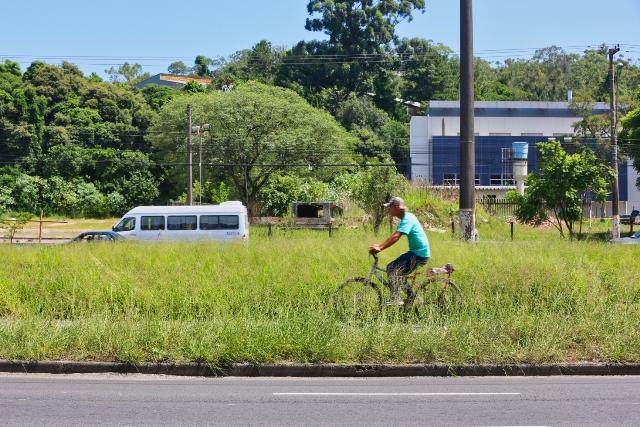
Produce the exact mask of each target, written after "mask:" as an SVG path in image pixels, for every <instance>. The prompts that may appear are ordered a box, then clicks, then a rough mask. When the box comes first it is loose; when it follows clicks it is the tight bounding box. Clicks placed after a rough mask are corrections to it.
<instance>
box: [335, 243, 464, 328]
mask: <svg viewBox="0 0 640 427" xmlns="http://www.w3.org/2000/svg"><path fill="white" fill-rule="evenodd" d="M373 259H374V261H373V265H372V266H371V270H370V271H369V274H368V275H367V277H354V278H351V279H348V280H347V281H345V282H344V283H342V284H341V285H340V286H338V288H337V289H336V290H335V292H334V294H333V307H334V309H335V311H336V313H337V314H338V316H339V317H340V318H342V319H347V318H358V319H362V320H373V319H375V318H376V317H377V316H378V314H379V313H380V311H381V309H382V307H383V306H384V305H385V303H384V302H383V289H385V288H386V289H389V291H390V285H389V283H388V281H387V280H386V279H385V277H384V276H383V275H382V274H381V273H386V272H387V270H386V269H385V268H383V267H380V266H379V265H378V262H379V258H378V255H373ZM454 271H455V269H454V267H453V265H451V264H446V265H444V266H443V267H436V268H429V269H427V270H426V272H425V271H424V270H422V271H420V269H418V270H417V271H416V272H414V273H411V274H409V275H408V276H406V280H407V281H406V286H403V288H404V289H403V290H405V292H406V296H405V298H404V299H403V300H402V307H401V308H402V311H403V312H404V313H405V314H407V313H410V312H412V311H413V312H414V313H416V314H418V315H419V314H421V313H424V312H425V311H426V310H429V309H431V308H436V309H438V310H440V311H443V310H446V309H447V308H449V307H450V306H451V305H453V304H455V303H459V302H462V293H461V292H460V288H459V287H458V285H456V284H455V283H454V282H453V280H452V279H451V275H452V274H453V272H454ZM416 282H418V283H417V284H416ZM411 291H412V292H411Z"/></svg>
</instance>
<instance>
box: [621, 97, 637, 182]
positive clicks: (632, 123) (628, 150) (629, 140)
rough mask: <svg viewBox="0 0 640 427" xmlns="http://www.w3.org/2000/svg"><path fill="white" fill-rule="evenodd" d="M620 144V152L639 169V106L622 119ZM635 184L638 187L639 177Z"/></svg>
mask: <svg viewBox="0 0 640 427" xmlns="http://www.w3.org/2000/svg"><path fill="white" fill-rule="evenodd" d="M620 145H621V148H622V152H623V153H624V154H626V155H628V156H629V157H630V158H631V159H632V160H633V167H634V168H635V169H636V170H640V108H637V109H635V110H633V111H631V112H630V113H629V114H627V115H626V116H625V117H624V118H623V119H622V133H621V134H620ZM636 186H637V187H638V188H640V178H639V179H638V182H636Z"/></svg>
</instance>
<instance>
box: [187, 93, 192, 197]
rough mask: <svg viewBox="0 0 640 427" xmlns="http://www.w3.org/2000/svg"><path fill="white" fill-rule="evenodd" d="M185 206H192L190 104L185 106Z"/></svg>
mask: <svg viewBox="0 0 640 427" xmlns="http://www.w3.org/2000/svg"><path fill="white" fill-rule="evenodd" d="M187 122H188V126H187V168H188V170H187V205H189V206H191V205H193V153H192V151H191V150H192V147H191V132H192V130H191V104H189V105H187Z"/></svg>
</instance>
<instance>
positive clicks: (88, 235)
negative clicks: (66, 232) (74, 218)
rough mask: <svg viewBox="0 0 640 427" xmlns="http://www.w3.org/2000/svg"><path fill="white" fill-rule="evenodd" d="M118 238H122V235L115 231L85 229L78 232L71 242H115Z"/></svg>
mask: <svg viewBox="0 0 640 427" xmlns="http://www.w3.org/2000/svg"><path fill="white" fill-rule="evenodd" d="M119 240H124V237H122V236H121V235H119V234H118V233H116V232H115V231H85V232H84V233H80V234H78V235H77V236H76V237H74V238H73V239H72V240H71V242H72V243H83V242H85V243H86V242H116V241H119Z"/></svg>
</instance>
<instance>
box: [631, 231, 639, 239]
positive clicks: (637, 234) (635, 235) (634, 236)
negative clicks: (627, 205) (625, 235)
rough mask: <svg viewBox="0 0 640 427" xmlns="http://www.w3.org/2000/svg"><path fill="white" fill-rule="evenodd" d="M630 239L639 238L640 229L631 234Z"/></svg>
mask: <svg viewBox="0 0 640 427" xmlns="http://www.w3.org/2000/svg"><path fill="white" fill-rule="evenodd" d="M631 238H632V239H640V231H638V232H637V233H636V234H634V235H633V236H631Z"/></svg>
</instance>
